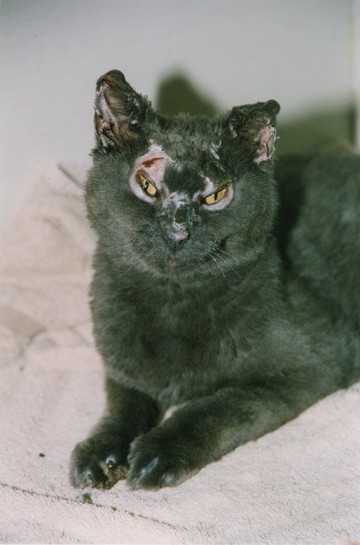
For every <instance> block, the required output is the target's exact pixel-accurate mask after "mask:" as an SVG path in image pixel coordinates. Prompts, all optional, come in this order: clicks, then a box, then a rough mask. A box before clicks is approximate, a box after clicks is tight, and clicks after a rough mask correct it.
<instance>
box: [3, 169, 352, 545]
mask: <svg viewBox="0 0 360 545" xmlns="http://www.w3.org/2000/svg"><path fill="white" fill-rule="evenodd" d="M68 170H70V171H71V177H72V178H74V179H73V180H72V181H71V179H70V178H69V177H68V176H66V175H65V174H64V172H63V171H60V170H58V169H54V172H49V173H48V174H47V175H46V176H44V178H43V180H41V181H40V182H39V183H38V184H37V185H36V186H35V187H34V188H33V190H32V192H31V194H30V195H29V196H28V198H27V200H26V202H25V203H24V206H23V207H22V209H21V210H19V212H18V213H17V214H16V216H15V218H14V220H13V222H12V223H11V225H10V227H9V229H8V230H7V231H6V232H5V233H3V235H2V237H1V240H0V414H1V421H0V542H1V543H23V542H26V543H119V544H125V543H129V544H130V543H131V544H169V545H172V544H174V545H175V544H180V543H182V544H192V543H199V544H200V543H201V544H211V545H215V544H221V545H230V544H234V545H243V544H244V545H245V544H271V545H282V544H286V545H289V544H290V545H295V544H306V545H317V544H322V545H350V544H351V545H353V544H355V543H358V544H360V475H359V473H360V430H359V400H360V388H359V385H357V386H355V387H353V388H351V389H349V390H348V391H339V392H337V393H335V394H334V395H332V396H329V397H328V398H326V399H324V400H323V401H320V402H319V403H317V404H316V405H315V406H313V407H312V408H310V409H308V410H307V411H306V412H304V413H303V414H302V415H301V416H299V417H298V418H297V419H296V420H294V421H293V422H290V423H288V424H287V425H285V426H283V427H282V428H281V429H279V430H277V431H275V432H273V433H271V434H269V435H267V436H265V437H262V438H261V439H259V440H258V441H256V442H252V443H249V444H247V445H245V446H243V447H240V448H238V449H237V450H235V451H234V452H232V453H231V454H229V455H228V456H225V458H223V459H222V460H221V461H219V462H217V463H214V464H212V465H209V466H208V467H206V468H205V469H203V470H202V471H201V472H200V473H198V474H197V475H196V476H194V477H193V478H192V479H190V480H189V481H187V482H185V483H183V484H182V485H180V486H179V487H177V488H173V489H171V488H168V489H163V490H161V491H160V492H147V491H136V492H133V491H131V490H129V489H128V488H127V486H126V484H125V483H123V482H120V483H118V484H117V485H116V486H115V487H114V488H113V489H112V490H110V491H106V492H101V491H91V492H90V494H84V493H83V492H79V491H77V490H75V489H73V488H72V487H71V486H70V485H69V482H68V462H69V456H70V453H71V450H72V448H73V446H74V444H75V443H76V442H77V441H78V440H80V439H83V438H84V437H85V435H86V434H87V433H88V431H89V430H90V428H91V427H92V426H93V425H94V424H95V422H96V420H97V419H98V418H99V417H100V415H101V413H102V410H103V408H104V393H103V386H102V380H103V370H102V364H101V361H100V358H99V356H98V355H97V353H96V352H95V349H94V345H93V340H92V334H91V323H90V316H89V309H88V302H87V301H88V297H87V290H88V285H89V281H90V279H91V253H92V250H93V247H94V240H93V235H92V233H91V232H90V230H89V227H88V225H87V221H86V219H85V212H84V205H83V199H82V188H81V181H82V180H83V179H84V177H85V172H84V169H79V168H77V169H74V168H69V167H68ZM76 180H78V182H79V183H78V184H77V183H75V182H76Z"/></svg>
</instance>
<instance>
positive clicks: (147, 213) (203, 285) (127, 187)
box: [71, 71, 360, 488]
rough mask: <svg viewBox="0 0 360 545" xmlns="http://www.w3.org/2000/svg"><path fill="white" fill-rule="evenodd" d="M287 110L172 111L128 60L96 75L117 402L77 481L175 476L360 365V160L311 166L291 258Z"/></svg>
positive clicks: (100, 314) (94, 210) (97, 172)
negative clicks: (195, 114)
mask: <svg viewBox="0 0 360 545" xmlns="http://www.w3.org/2000/svg"><path fill="white" fill-rule="evenodd" d="M278 111H279V106H278V104H277V103H276V102H275V101H269V102H266V103H257V104H254V105H246V106H242V107H236V108H233V109H232V110H231V111H230V112H229V113H227V114H226V115H224V116H221V117H219V118H216V119H211V120H210V119H204V118H195V119H194V118H190V117H187V116H178V117H175V118H168V119H167V118H164V117H162V116H161V115H158V114H157V113H155V112H154V111H153V109H152V108H151V105H150V103H149V102H148V101H147V100H146V99H145V98H144V97H142V96H141V95H139V94H138V93H136V92H135V91H134V90H133V89H132V88H131V87H130V85H129V84H128V83H127V82H126V80H125V78H124V76H123V74H121V73H120V72H118V71H112V72H109V73H107V74H105V76H103V77H101V78H100V79H99V81H98V84H97V94H96V101H95V125H96V134H97V146H96V149H95V151H94V166H93V169H92V171H91V172H90V175H89V179H88V182H87V187H86V202H87V207H88V216H89V219H90V222H91V225H92V227H93V228H94V229H95V231H96V233H97V237H98V243H97V250H96V254H95V259H94V268H95V274H94V279H93V284H92V289H91V308H92V314H93V320H94V333H95V339H96V345H97V348H98V350H99V352H100V353H101V355H102V357H103V360H104V362H105V369H106V388H107V396H108V411H107V414H106V415H105V416H104V417H103V419H102V420H101V421H100V422H99V423H98V425H97V426H96V428H95V429H94V431H93V433H92V434H91V435H90V437H89V438H88V439H86V440H85V441H83V442H82V443H79V444H78V445H77V446H76V448H75V450H74V452H73V455H72V467H71V481H72V483H73V484H74V485H75V486H80V487H84V486H95V487H103V488H109V487H110V486H112V485H113V484H114V483H115V482H116V481H117V480H118V479H120V478H125V477H126V478H127V481H128V483H129V485H130V486H132V487H134V488H138V487H145V488H158V487H162V486H168V485H176V484H178V483H180V482H182V481H183V480H184V479H187V478H188V477H189V476H190V475H192V474H194V473H196V472H197V471H198V470H199V469H201V468H202V467H203V466H205V465H206V464H208V463H210V462H213V461H215V460H217V459H219V458H220V457H222V456H223V455H224V454H226V453H227V452H229V451H230V450H232V449H234V448H235V447H237V446H238V445H241V444H243V443H245V442H247V441H250V440H254V439H256V438H258V437H260V436H261V435H263V434H265V433H267V432H269V431H271V430H274V429H276V428H277V427H278V426H280V425H282V424H284V423H285V422H287V421H288V420H290V419H292V418H294V417H295V416H296V415H298V414H299V412H301V411H302V410H303V409H305V408H306V407H308V406H309V405H311V404H312V403H314V402H315V401H317V400H318V399H320V398H321V397H323V396H325V395H327V394H329V393H330V392H333V391H334V390H336V389H337V388H342V387H346V386H348V385H349V384H351V383H352V382H353V381H355V380H356V379H357V378H358V377H359V365H360V346H359V327H360V324H359V304H358V303H359V297H360V290H359V280H358V278H359V274H358V265H359V255H360V251H359V250H360V249H359V209H360V195H359V187H360V184H359V174H357V176H356V175H355V172H358V169H359V165H360V160H359V158H358V157H353V156H349V157H348V158H347V159H344V158H343V159H341V160H340V162H336V160H333V162H334V165H332V164H331V165H330V163H331V161H330V159H329V158H327V157H326V158H324V157H322V158H321V159H320V160H319V161H320V163H318V164H317V165H315V167H314V172H311V168H310V170H309V171H308V174H307V176H305V177H304V178H306V180H307V182H306V184H305V185H307V186H308V188H306V190H307V189H308V190H309V197H308V201H309V202H308V207H307V211H306V212H305V213H304V214H302V213H301V212H299V213H298V222H297V225H296V226H295V228H294V233H295V234H294V237H293V239H291V242H290V250H289V256H290V258H289V259H287V264H288V266H287V267H284V266H283V263H282V260H281V259H280V257H279V252H278V248H277V241H276V238H275V236H274V232H275V230H274V224H275V221H276V218H277V217H278V216H277V213H278V212H277V210H278V189H277V184H276V183H275V181H274V178H273V176H272V155H273V152H274V148H275V143H276V130H275V117H276V114H277V113H278ZM342 161H343V162H342ZM346 161H349V165H350V164H351V166H346V165H347V164H348V163H347V162H346ZM310 163H311V161H310ZM291 164H293V163H291ZM307 164H308V163H307V162H305V166H304V167H303V169H302V170H306V169H307V166H306V165H307ZM329 165H330V166H329ZM336 165H337V166H336ZM282 172H287V171H286V169H285V170H284V171H282ZM299 173H300V170H296V174H297V175H298V176H300V174H299ZM328 184H330V185H329V189H328ZM338 190H339V191H338ZM303 200H304V199H303ZM340 200H341V201H343V200H344V201H346V202H343V203H342V202H339V201H340ZM288 206H289V207H290V204H289V205H288ZM285 220H286V218H285V216H281V215H280V222H279V223H280V224H281V225H286V221H285ZM285 238H286V240H287V242H288V240H289V237H288V236H287V237H285ZM283 239H284V237H283ZM282 250H284V245H283V248H282ZM322 257H324V259H323V260H322ZM291 260H294V261H295V266H294V268H292V267H289V263H290V262H291ZM294 270H296V271H297V274H296V275H295V274H294V272H293V271H294ZM356 290H357V292H356V293H355V291H356ZM173 407H176V410H175V411H173V412H172V414H171V415H170V416H169V417H168V418H165V419H164V415H165V413H166V412H167V411H168V409H171V408H173Z"/></svg>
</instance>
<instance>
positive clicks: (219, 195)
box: [202, 186, 228, 206]
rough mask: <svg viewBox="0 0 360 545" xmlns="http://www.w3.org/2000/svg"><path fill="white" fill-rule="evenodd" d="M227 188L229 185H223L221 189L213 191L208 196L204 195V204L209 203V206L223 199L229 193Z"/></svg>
mask: <svg viewBox="0 0 360 545" xmlns="http://www.w3.org/2000/svg"><path fill="white" fill-rule="evenodd" d="M227 189H228V188H227V186H226V187H222V188H221V189H219V191H215V193H211V194H210V195H208V196H207V197H204V198H203V200H202V202H203V203H204V204H207V205H208V206H211V205H212V204H216V203H218V202H220V201H222V200H223V198H224V197H225V195H226V193H227Z"/></svg>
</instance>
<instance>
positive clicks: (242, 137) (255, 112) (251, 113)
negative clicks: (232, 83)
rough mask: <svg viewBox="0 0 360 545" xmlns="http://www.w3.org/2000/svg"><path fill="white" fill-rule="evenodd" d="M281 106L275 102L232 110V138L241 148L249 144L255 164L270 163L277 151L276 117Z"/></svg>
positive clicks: (230, 127) (270, 101)
mask: <svg viewBox="0 0 360 545" xmlns="http://www.w3.org/2000/svg"><path fill="white" fill-rule="evenodd" d="M279 111H280V106H279V104H278V103H277V102H276V101H275V100H268V101H267V102H258V103H257V104H250V105H246V106H238V107H235V108H233V109H232V110H231V113H230V117H229V129H230V134H231V137H232V138H233V139H234V140H235V139H236V140H238V142H239V146H240V145H242V144H243V143H244V141H245V142H246V143H247V147H249V148H250V153H251V155H252V159H253V162H254V163H255V164H257V165H260V164H261V163H263V162H264V161H268V160H269V159H271V157H272V156H273V153H274V151H275V146H276V141H277V139H278V137H277V134H276V128H275V125H276V116H277V114H278V113H279Z"/></svg>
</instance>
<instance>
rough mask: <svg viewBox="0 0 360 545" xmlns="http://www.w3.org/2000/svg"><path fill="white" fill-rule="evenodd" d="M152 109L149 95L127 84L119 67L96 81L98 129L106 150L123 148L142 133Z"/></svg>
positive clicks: (99, 137) (99, 139) (100, 141)
mask: <svg viewBox="0 0 360 545" xmlns="http://www.w3.org/2000/svg"><path fill="white" fill-rule="evenodd" d="M150 110H151V106H150V103H149V102H148V100H146V98H144V97H143V96H141V95H139V94H138V93H137V92H136V91H134V89H133V88H132V87H131V86H130V85H129V84H128V82H127V81H126V79H125V76H124V74H123V73H122V72H120V71H119V70H111V71H110V72H107V73H106V74H105V75H103V76H101V77H100V78H99V79H98V81H97V84H96V97H95V129H96V134H97V138H98V144H99V146H100V147H102V148H104V149H105V150H109V149H121V148H122V147H123V146H124V144H126V143H130V142H133V141H135V140H137V139H139V138H141V136H143V130H142V125H143V123H144V121H145V118H146V113H147V111H150Z"/></svg>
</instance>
